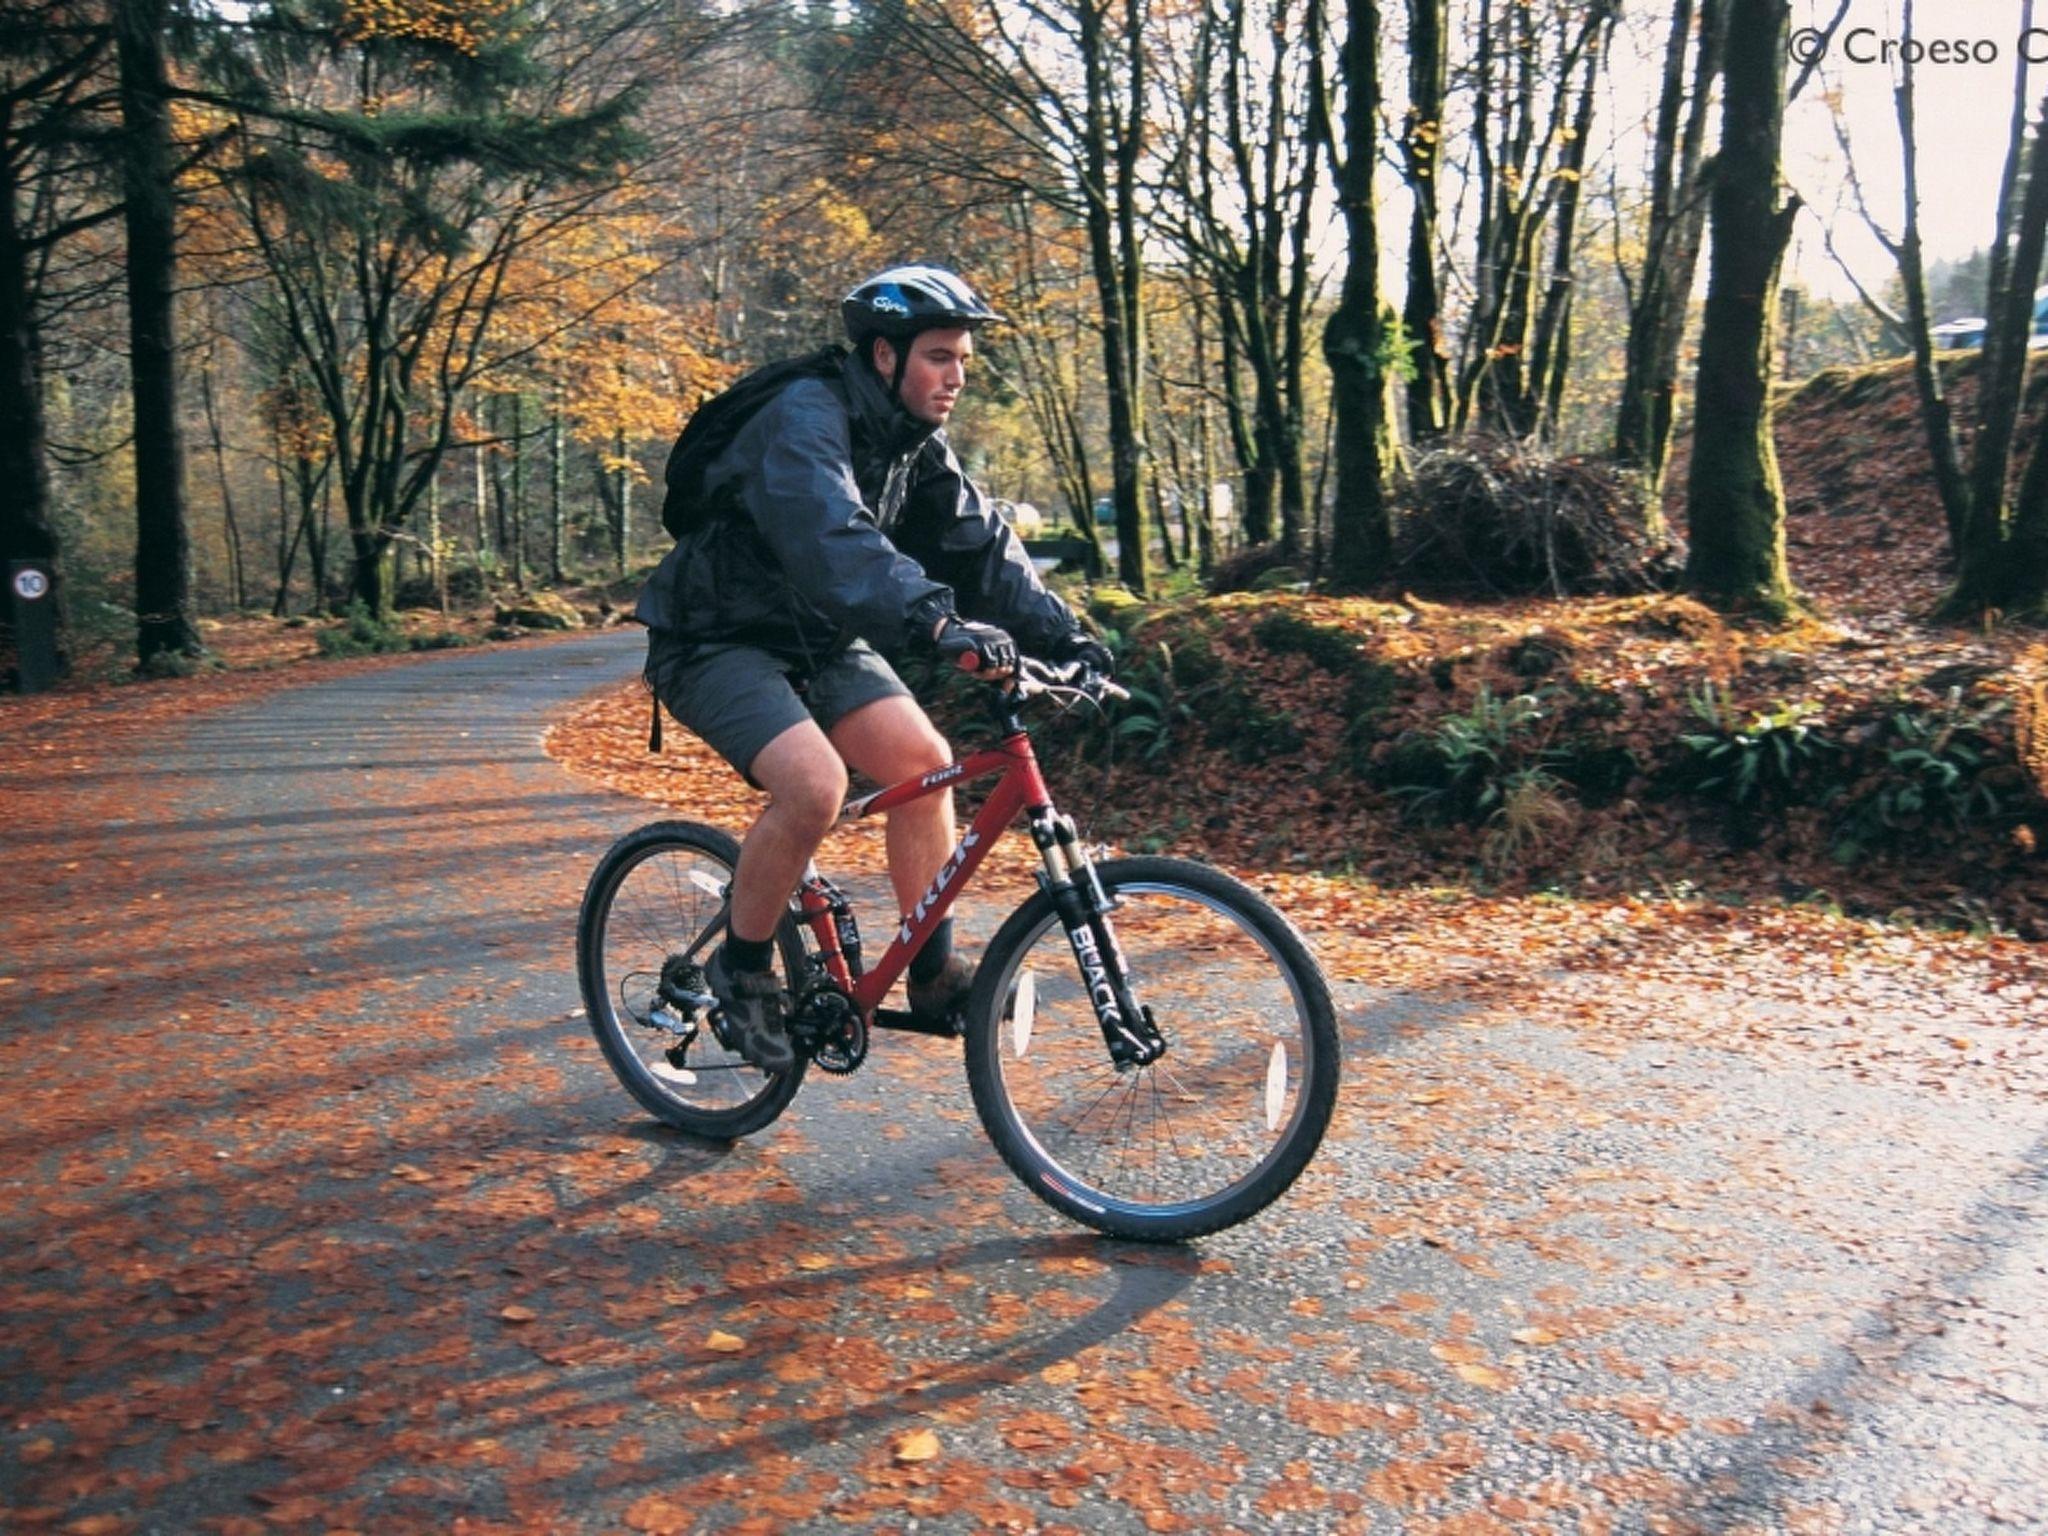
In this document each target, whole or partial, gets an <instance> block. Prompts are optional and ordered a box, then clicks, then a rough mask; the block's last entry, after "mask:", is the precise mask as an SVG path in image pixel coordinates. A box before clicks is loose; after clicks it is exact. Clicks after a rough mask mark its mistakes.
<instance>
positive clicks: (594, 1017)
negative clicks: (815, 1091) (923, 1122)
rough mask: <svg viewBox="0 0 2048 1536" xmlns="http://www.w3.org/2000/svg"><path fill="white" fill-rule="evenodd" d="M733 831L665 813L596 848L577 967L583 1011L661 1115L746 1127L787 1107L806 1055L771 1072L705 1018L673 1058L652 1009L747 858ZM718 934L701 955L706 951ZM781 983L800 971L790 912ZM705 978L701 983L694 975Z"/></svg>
mask: <svg viewBox="0 0 2048 1536" xmlns="http://www.w3.org/2000/svg"><path fill="white" fill-rule="evenodd" d="M739 856H740V845H739V843H738V841H737V840H736V839H734V838H733V837H732V836H730V835H729V834H728V833H725V832H721V831H720V830H719V829H718V828H716V827H707V826H704V825H702V824H700V823H698V822H691V821H658V822H652V823H650V824H649V825H647V826H644V827H641V828H639V829H638V830H637V831H633V832H629V833H627V834H626V835H625V836H624V837H622V838H620V839H619V840H618V841H617V842H616V843H614V844H612V846H611V848H610V849H609V850H608V851H607V852H606V853H605V855H604V857H603V858H601V859H600V860H598V864H597V868H596V869H595V870H593V871H592V872H591V876H590V884H589V885H588V886H587V887H586V888H585V890H584V893H583V906H582V909H581V911H580V912H579V913H578V916H577V922H576V977H577V982H578V985H579V986H580V987H581V988H582V991H583V1008H584V1015H585V1017H586V1018H588V1020H589V1021H590V1028H591V1032H592V1033H593V1034H594V1035H596V1036H597V1043H598V1046H599V1048H600V1049H602V1050H603V1052H604V1058H605V1061H606V1062H607V1063H608V1064H609V1065H610V1067H611V1069H612V1072H613V1074H614V1075H615V1076H616V1077H617V1078H618V1079H619V1081H620V1082H621V1083H622V1084H623V1085H624V1086H625V1088H626V1091H627V1092H628V1093H630V1094H632V1095H633V1097H634V1098H635V1099H637V1100H638V1101H639V1102H640V1104H641V1106H642V1107H643V1108H645V1109H646V1110H647V1111H648V1112H649V1113H650V1114H652V1115H654V1116H655V1117H656V1118H657V1119H659V1120H661V1121H663V1122H664V1123H666V1124H668V1125H672V1126H674V1127H676V1128H677V1129H678V1130H683V1131H688V1132H690V1133H692V1134H693V1135H697V1136H705V1137H711V1138H716V1139H719V1140H731V1139H733V1138H735V1137H740V1136H746V1135H750V1134H752V1133H753V1132H755V1131H758V1130H760V1129H761V1128H762V1127H763V1126H765V1125H767V1124H769V1123H770V1122H771V1121H773V1120H774V1119H775V1117H776V1116H778V1115H780V1114H781V1113H782V1112H783V1110H784V1109H786V1108H788V1107H789V1101H790V1100H791V1099H792V1098H794V1097H795V1096H796V1091H797V1089H798V1087H799V1086H801V1084H802V1082H803V1076H804V1068H805V1067H806V1066H807V1065H808V1062H807V1061H806V1060H805V1059H804V1058H803V1057H802V1056H801V1055H799V1056H798V1057H797V1062H796V1065H795V1066H794V1067H793V1068H791V1069H790V1070H789V1071H788V1072H783V1073H777V1074H772V1075H771V1074H767V1073H763V1072H761V1071H760V1070H759V1069H757V1068H755V1067H752V1066H750V1065H748V1064H747V1063H746V1062H744V1061H743V1060H741V1058H740V1057H739V1056H737V1055H735V1054H733V1053H731V1052H728V1051H726V1050H725V1049H724V1048H723V1047H721V1046H720V1045H719V1043H718V1040H717V1037H716V1036H715V1035H714V1034H713V1033H712V1031H711V1028H710V1025H709V1024H708V1023H705V1022H702V1021H699V1026H700V1027H699V1028H698V1031H697V1033H696V1034H695V1036H694V1038H692V1039H691V1040H690V1041H689V1042H688V1045H687V1047H686V1051H687V1052H688V1053H694V1052H697V1051H698V1050H699V1049H700V1048H701V1050H702V1053H703V1054H702V1055H701V1056H700V1057H699V1058H698V1060H697V1063H696V1064H695V1065H692V1064H691V1062H690V1060H689V1055H688V1054H686V1055H685V1058H684V1061H683V1062H682V1063H681V1064H676V1063H673V1062H670V1061H669V1060H668V1058H667V1054H666V1053H667V1050H668V1048H669V1047H670V1046H672V1045H674V1044H676V1043H677V1041H678V1040H680V1039H681V1037H680V1036H678V1035H676V1034H674V1033H673V1032H671V1031H670V1030H668V1029H666V1028H664V1027H663V1026H662V1025H660V1024H657V1023H654V1022H653V1021H652V1020H651V1018H650V1014H651V1012H652V1009H653V1007H654V1005H655V1003H656V1002H657V1001H658V998H657V994H656V992H655V985H656V983H657V982H658V981H659V979H660V977H661V974H662V969H663V967H664V966H666V965H668V964H669V963H670V961H671V960H672V959H674V958H675V957H676V956H679V955H681V954H682V953H684V952H685V951H686V950H687V949H688V948H689V946H690V945H691V944H692V943H693V942H694V941H695V940H696V939H697V937H698V936H699V935H701V934H702V933H703V931H704V929H705V927H706V925H707V924H708V923H710V922H711V921H712V920H713V919H714V918H715V917H716V916H717V914H718V911H719V909H720V908H721V907H722V906H723V905H724V897H723V895H722V894H720V892H721V891H722V889H723V888H724V887H725V886H727V885H729V884H730V882H731V879H732V871H733V869H734V868H735V866H736V865H737V864H738V862H739ZM716 942H717V941H716V940H715V939H714V940H712V941H710V942H709V943H707V944H706V945H705V947H704V949H703V951H702V955H701V958H702V959H703V960H708V959H709V958H710V952H711V947H712V944H715V943H716ZM776 947H777V950H778V952H779V955H780V960H781V964H782V969H783V976H782V980H783V984H784V985H785V986H787V985H788V984H789V981H790V979H791V978H792V977H796V976H801V975H802V974H803V965H804V950H803V943H802V941H801V939H800V938H799V937H798V934H797V929H796V924H795V921H794V920H793V919H790V918H784V919H783V922H782V925H781V927H780V928H779V929H778V930H777V932H776ZM693 986H696V987H697V989H699V990H701V985H700V984H697V983H694V982H693Z"/></svg>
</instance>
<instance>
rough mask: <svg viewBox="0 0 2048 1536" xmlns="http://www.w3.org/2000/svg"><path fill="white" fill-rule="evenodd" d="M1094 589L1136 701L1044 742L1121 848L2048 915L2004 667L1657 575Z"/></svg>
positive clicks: (1898, 907) (1093, 611)
mask: <svg viewBox="0 0 2048 1536" xmlns="http://www.w3.org/2000/svg"><path fill="white" fill-rule="evenodd" d="M1087 611H1088V612H1089V613H1090V615H1091V619H1092V621H1093V622H1094V623H1095V624H1096V626H1097V627H1098V628H1099V629H1100V630H1101V631H1102V633H1103V634H1104V635H1105V638H1107V639H1108V640H1109V641H1110V643H1111V645H1112V647H1113V648H1114V649H1115V650H1116V651H1117V653H1118V655H1119V658H1120V661H1119V668H1120V676H1121V678H1122V681H1123V682H1124V683H1125V685H1126V686H1127V687H1129V688H1130V690H1131V693H1132V698H1131V700H1130V702H1129V703H1128V704H1126V705H1123V706H1121V707H1120V708H1119V709H1118V710H1117V711H1115V712H1114V713H1113V714H1112V715H1110V716H1109V717H1108V718H1099V717H1097V716H1095V715H1094V714H1093V713H1092V712H1089V711H1085V710H1082V711H1075V712H1073V713H1071V714H1069V715H1067V716H1065V717H1063V718H1062V719H1060V720H1059V721H1057V722H1053V723H1049V724H1048V725H1047V727H1046V728H1045V729H1044V730H1043V731H1042V732H1041V745H1042V747H1043V749H1044V750H1045V752H1046V753H1047V756H1048V759H1049V760H1050V761H1052V762H1054V763H1055V764H1061V763H1064V764H1065V765H1066V771H1068V772H1070V773H1073V774H1097V775H1100V774H1106V775H1108V777H1109V788H1110V790H1111V791H1112V792H1111V793H1110V794H1109V795H1108V796H1107V800H1108V802H1109V804H1110V805H1111V806H1112V807H1113V810H1112V812H1111V813H1110V814H1111V816H1112V818H1113V820H1114V826H1113V827H1112V828H1111V830H1113V831H1115V832H1116V833H1117V835H1119V836H1121V837H1123V838H1124V840H1125V841H1127V842H1130V843H1132V845H1133V846H1137V845H1139V844H1143V845H1144V846H1168V847H1172V846H1179V847H1182V848H1185V849H1186V850H1187V851H1190V852H1195V853H1200V854H1207V855H1211V856H1218V857H1225V858H1232V859H1242V860H1245V861H1247V862H1252V863H1267V864H1271V865H1274V866H1278V867H1290V868H1300V867H1303V866H1307V867H1312V868H1320V869H1325V870H1330V871H1335V872H1345V871H1356V872H1359V873H1362V874H1364V875H1366V876H1368V877H1370V878H1373V879H1375V880H1380V881H1383V882H1400V883H1415V882H1418V881H1419V882H1423V883H1436V882H1441V881H1442V880H1444V879H1447V878H1455V879H1460V880H1464V881H1468V882H1471V883H1474V884H1477V885H1479V886H1482V887H1484V888H1487V889H1495V890H1520V891H1537V890H1546V889H1550V890H1562V891H1570V892H1581V893H1586V894H1597V893H1599V892H1601V891H1613V890H1624V889H1626V890H1634V889H1641V888H1645V887H1672V886H1674V885H1685V886H1687V887H1688V888H1699V889H1710V888H1711V889H1738V890H1745V891H1748V892H1750V893H1751V894H1752V895H1755V894H1758V893H1762V894H1765V895H1768V896H1770V897H1771V898H1773V899H1789V900H1809V899H1819V900H1822V901H1824V902H1827V903H1833V904H1839V905H1842V906H1844V907H1845V908H1849V909H1853V910H1858V911H1876V912H1880V913H1882V912H1893V911H1906V912H1916V913H1926V914H1932V915H1934V916H1936V917H1943V916H1944V914H1946V915H1948V916H1949V917H1953V914H1955V913H1957V912H1963V913H1966V914H1969V916H1968V919H1967V920H1968V921H1970V922H1971V923H1973V924H1988V925H1989V926H1992V927H2000V926H2005V927H2012V928H2015V929H2017V930H2018V931H2021V932H2023V933H2029V934H2032V933H2034V932H2036V931H2037V930H2038V928H2039V924H2040V918H2039V916H2037V915H2036V910H2035V909H2036V907H2037V906H2039V907H2040V908H2041V909H2042V911H2043V912H2048V879H2044V877H2043V872H2042V871H2041V870H2040V869H2038V868H2037V867H2036V866H2035V865H2034V863H2033V862H2031V861H2032V859H2033V849H2034V848H2035V847H2037V846H2039V843H2040V840H2041V839H2043V838H2044V837H2048V804H2044V801H2043V796H2042V786H2041V784H2040V782H2038V780H2037V777H2036V775H2035V774H2034V773H2032V772H2030V771H2029V770H2028V768H2027V767H2026V766H2025V761H2026V759H2027V752H2026V749H2025V748H2023V746H2022V744H2021V743H2022V739H2023V735H2024V730H2025V727H2024V725H2023V722H2022V720H2021V715H2022V711H2020V710H2018V709H2016V707H2015V704H2016V701H2020V700H2021V696H2022V694H2023V692H2024V684H2023V680H2022V678H2021V677H2020V675H2019V672H2018V671H2017V670H2015V669H2013V668H2001V667H1998V666H1995V665H1971V666H1966V667H1957V666H1953V665H1951V666H1947V667H1943V666H1939V665H1925V664H1916V662H1915V660H1914V658H1912V657H1909V656H1903V655H1902V656H1900V657H1897V658H1895V659H1889V660H1888V661H1887V663H1886V664H1885V665H1883V666H1879V665H1877V664H1875V663H1874V661H1873V659H1872V658H1871V656H1870V655H1869V654H1868V650H1867V647H1861V646H1859V645H1858V644H1856V643H1853V642H1852V641H1851V640H1849V639H1847V638H1844V636H1843V635H1842V634H1841V633H1839V632H1836V631H1832V630H1830V629H1829V628H1828V627H1827V626H1826V625H1825V624H1822V623H1817V622H1816V621H1813V620H1811V619H1801V620H1799V621H1796V622H1795V623H1793V624H1791V625H1790V626H1776V627H1772V626H1769V625H1767V624H1765V623H1764V622H1763V621H1760V620H1759V621H1753V622H1751V623H1749V624H1748V625H1747V626H1731V625H1730V624H1729V623H1726V622H1724V621H1722V620H1721V619H1719V618H1718V617H1717V616H1715V615H1714V614H1713V613H1711V612H1710V611H1709V610H1707V609H1705V608H1703V607H1702V606H1701V605H1699V604H1697V603H1694V602H1691V601H1690V600H1688V599H1684V598H1673V597H1664V596H1653V597H1642V598H1609V599H1587V600H1578V601H1570V600H1568V601H1563V602H1546V603H1519V604H1496V605H1478V604H1473V605H1438V604H1424V603H1420V602H1416V601H1414V600H1412V599H1411V600H1406V601H1404V602H1402V603H1384V602H1369V601H1365V600H1360V599H1353V600H1337V599H1331V598H1323V597H1314V596H1302V595H1298V594H1293V593H1238V594H1233V595H1231V596H1228V597H1222V598H1209V599H1199V600H1191V601H1181V602H1176V603H1173V604H1169V605H1153V606H1147V605H1140V604H1136V603H1134V602H1132V601H1130V600H1129V599H1127V598H1119V599H1118V600H1112V601H1109V602H1100V601H1096V602H1090V603H1089V604H1088V609H1087ZM1944 643H1946V642H1943V641H1942V640H1941V638H1940V637H1939V636H1937V637H1936V638H1935V640H1933V641H1931V642H1930V646H1931V647H1932V649H1931V650H1930V652H1929V654H1928V659H1929V660H1939V658H1940V656H1941V655H1942V654H1944V653H1943V651H1942V646H1943V644H1944ZM1951 648H1953V647H1951ZM1095 782H1100V779H1099V778H1098V779H1097V780H1096V781H1095ZM1986 914H1989V916H1986ZM1956 920H1962V919H1956ZM2040 936H2043V937H2048V933H2041V934H2040Z"/></svg>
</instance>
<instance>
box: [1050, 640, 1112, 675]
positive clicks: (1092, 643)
mask: <svg viewBox="0 0 2048 1536" xmlns="http://www.w3.org/2000/svg"><path fill="white" fill-rule="evenodd" d="M1046 659H1047V660H1048V661H1078V662H1080V663H1081V664H1082V665H1083V666H1085V667H1087V669H1088V670H1089V671H1090V672H1093V673H1094V674H1095V675H1096V676H1098V677H1115V676H1116V655H1115V653H1114V652H1112V651H1111V650H1110V648H1109V647H1108V646H1106V645H1104V644H1103V643H1102V642H1101V641H1100V640H1098V639H1096V638H1095V637H1094V636H1093V635H1091V634H1089V633H1088V631H1087V630H1085V629H1070V630H1068V631H1067V632H1066V633H1065V634H1064V635H1062V636H1061V637H1060V638H1059V639H1057V640H1055V641H1054V642H1053V643H1052V654H1051V655H1050V656H1048V657H1047V658H1046Z"/></svg>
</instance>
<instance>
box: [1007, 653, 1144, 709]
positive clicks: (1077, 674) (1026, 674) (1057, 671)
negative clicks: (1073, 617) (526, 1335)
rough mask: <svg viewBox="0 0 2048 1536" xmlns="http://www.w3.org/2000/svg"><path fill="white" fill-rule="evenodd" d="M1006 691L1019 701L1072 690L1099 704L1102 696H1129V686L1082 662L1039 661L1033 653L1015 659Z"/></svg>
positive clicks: (1072, 692)
mask: <svg viewBox="0 0 2048 1536" xmlns="http://www.w3.org/2000/svg"><path fill="white" fill-rule="evenodd" d="M1007 691H1008V692H1009V693H1010V694H1011V696H1012V697H1014V698H1017V699H1019V700H1023V699H1031V698H1036V697H1038V695H1040V694H1044V693H1071V694H1078V695H1079V696H1081V697H1082V698H1085V699H1092V700H1094V701H1095V702H1096V703H1098V704H1099V703H1101V702H1102V701H1103V700H1104V699H1128V698H1129V697H1130V696H1131V692H1130V690H1129V689H1128V688H1123V687H1119V686H1118V685H1117V684H1116V683H1115V682H1113V681H1111V680H1110V679H1109V678H1107V677H1104V676H1103V675H1102V674H1101V673H1100V672H1097V671H1095V670H1094V669H1093V668H1092V667H1090V666H1089V665H1088V663H1087V662H1085V661H1040V660H1039V659H1038V658H1037V657H1035V656H1019V657H1018V658H1017V672H1016V675H1015V676H1014V677H1012V678H1011V679H1010V681H1009V685H1008V689H1007Z"/></svg>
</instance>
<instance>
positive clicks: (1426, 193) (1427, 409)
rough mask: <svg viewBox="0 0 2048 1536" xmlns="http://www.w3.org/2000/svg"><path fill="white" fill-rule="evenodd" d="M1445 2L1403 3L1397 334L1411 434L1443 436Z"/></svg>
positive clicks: (1447, 378)
mask: <svg viewBox="0 0 2048 1536" xmlns="http://www.w3.org/2000/svg"><path fill="white" fill-rule="evenodd" d="M1449 32H1450V20H1449V17H1448V16H1447V15H1446V5H1445V0H1408V96H1409V101H1410V103H1411V105H1410V106H1409V108H1408V119H1407V126H1406V131H1405V132H1404V133H1403V134H1402V139H1401V149H1402V174H1403V175H1404V176H1405V178H1406V179H1407V182H1408V187H1409V190H1410V192H1411V193H1412V194H1413V199H1414V200H1413V204H1412V207H1411V212H1410V214H1409V218H1408V295H1407V297H1406V299H1404V300H1403V301H1402V306H1401V329H1402V332H1403V334H1404V336H1405V338H1406V340H1407V342H1408V345H1409V347H1410V349H1411V350H1410V351H1409V354H1408V357H1409V362H1410V367H1411V372H1410V374H1409V378H1408V434H1409V436H1410V438H1411V439H1413V440H1414V441H1416V442H1428V441H1429V440H1431V439H1432V438H1436V437H1441V436H1442V435H1443V434H1444V433H1445V432H1446V431H1447V430H1449V428H1450V423H1451V371H1450V370H1451V358H1450V353H1449V351H1448V350H1447V349H1446V348H1445V346H1444V318H1443V296H1442V293H1441V291H1440V289H1439V288H1438V285H1437V275H1436V225H1437V195H1438V192H1439V190H1440V178H1439V171H1440V170H1441V168H1442V165H1443V129H1444V94H1445V81H1446V78H1447V74H1448V70H1449V59H1450V49H1449V46H1448V43H1447V38H1448V36H1449Z"/></svg>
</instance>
